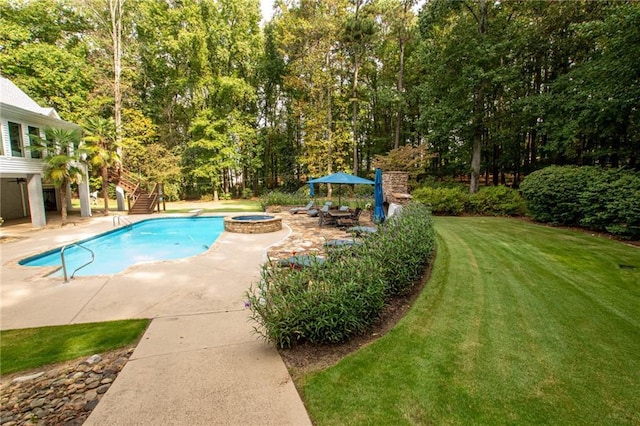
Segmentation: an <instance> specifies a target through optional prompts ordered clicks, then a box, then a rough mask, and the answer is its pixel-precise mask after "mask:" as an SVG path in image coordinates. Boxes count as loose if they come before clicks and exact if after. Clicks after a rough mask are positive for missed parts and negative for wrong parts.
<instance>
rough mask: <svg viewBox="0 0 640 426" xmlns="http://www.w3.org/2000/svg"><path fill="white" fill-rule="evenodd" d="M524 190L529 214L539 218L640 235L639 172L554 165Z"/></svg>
mask: <svg viewBox="0 0 640 426" xmlns="http://www.w3.org/2000/svg"><path fill="white" fill-rule="evenodd" d="M520 189H521V191H522V195H523V196H524V198H525V201H526V204H527V208H528V210H529V215H530V216H531V217H532V218H533V219H535V220H537V221H540V222H551V223H554V224H561V225H579V226H584V227H587V228H589V229H594V230H598V231H607V232H610V233H611V234H614V235H618V236H620V237H623V238H640V174H638V173H637V172H633V171H629V170H622V169H603V168H598V167H559V166H552V167H547V168H545V169H542V170H538V171H536V172H534V173H532V174H531V175H529V176H527V178H526V179H525V180H524V181H523V182H522V185H521V187H520Z"/></svg>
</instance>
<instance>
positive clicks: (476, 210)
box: [466, 185, 526, 216]
mask: <svg viewBox="0 0 640 426" xmlns="http://www.w3.org/2000/svg"><path fill="white" fill-rule="evenodd" d="M466 210H467V212H468V213H472V214H480V215H485V216H521V215H523V214H524V213H525V211H526V208H525V204H524V200H523V199H522V196H521V195H520V193H519V192H518V191H517V190H515V189H512V188H509V187H507V186H504V185H500V186H486V187H482V188H480V191H478V192H477V193H475V194H470V195H469V200H468V203H467V208H466Z"/></svg>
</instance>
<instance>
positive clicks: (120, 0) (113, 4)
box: [109, 0, 125, 155]
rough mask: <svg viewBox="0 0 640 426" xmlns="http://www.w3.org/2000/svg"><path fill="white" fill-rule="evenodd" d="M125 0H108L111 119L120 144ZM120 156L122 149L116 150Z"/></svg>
mask: <svg viewBox="0 0 640 426" xmlns="http://www.w3.org/2000/svg"><path fill="white" fill-rule="evenodd" d="M124 2H125V0H109V11H110V13H111V41H112V43H113V100H114V105H113V119H114V121H115V125H116V142H117V144H118V146H119V145H120V142H122V88H121V84H120V77H121V75H122V14H123V6H124ZM118 154H119V155H122V149H121V148H118Z"/></svg>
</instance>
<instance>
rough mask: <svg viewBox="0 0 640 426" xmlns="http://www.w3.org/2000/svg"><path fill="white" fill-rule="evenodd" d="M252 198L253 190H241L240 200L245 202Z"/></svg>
mask: <svg viewBox="0 0 640 426" xmlns="http://www.w3.org/2000/svg"><path fill="white" fill-rule="evenodd" d="M251 197H253V190H252V189H251V188H244V189H243V190H242V198H243V199H245V200H249V199H251Z"/></svg>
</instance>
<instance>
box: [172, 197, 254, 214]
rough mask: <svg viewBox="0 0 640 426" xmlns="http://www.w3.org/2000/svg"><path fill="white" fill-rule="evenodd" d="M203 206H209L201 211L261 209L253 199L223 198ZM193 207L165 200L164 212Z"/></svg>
mask: <svg viewBox="0 0 640 426" xmlns="http://www.w3.org/2000/svg"><path fill="white" fill-rule="evenodd" d="M203 206H211V207H206V208H203V209H202V212H203V213H229V212H259V211H262V207H261V206H260V202H259V201H254V200H224V201H216V202H215V203H214V202H210V203H206V202H203ZM193 209H194V207H181V206H180V203H172V202H167V211H166V213H188V212H190V211H191V210H193Z"/></svg>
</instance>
